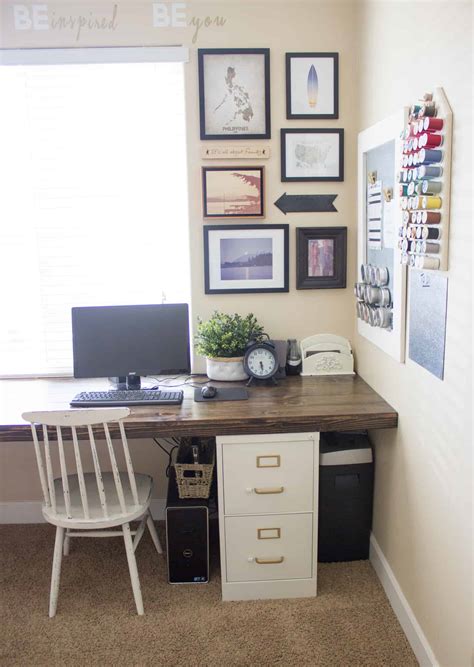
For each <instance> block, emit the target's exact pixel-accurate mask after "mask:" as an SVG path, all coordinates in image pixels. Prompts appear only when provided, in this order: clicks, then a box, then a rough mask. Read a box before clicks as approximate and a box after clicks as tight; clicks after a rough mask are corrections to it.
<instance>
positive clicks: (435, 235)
mask: <svg viewBox="0 0 474 667" xmlns="http://www.w3.org/2000/svg"><path fill="white" fill-rule="evenodd" d="M420 229H421V238H422V239H423V241H428V240H429V241H438V240H439V239H440V238H441V230H440V228H439V227H420Z"/></svg>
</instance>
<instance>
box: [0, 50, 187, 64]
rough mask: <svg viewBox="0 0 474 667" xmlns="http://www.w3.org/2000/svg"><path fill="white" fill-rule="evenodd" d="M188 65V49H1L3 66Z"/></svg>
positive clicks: (0, 55)
mask: <svg viewBox="0 0 474 667" xmlns="http://www.w3.org/2000/svg"><path fill="white" fill-rule="evenodd" d="M158 62H180V63H187V62H189V49H188V48H187V47H185V46H120V47H108V46H104V47H100V48H96V47H86V48H83V47H81V48H74V47H72V48H60V49H0V65H84V64H91V63H158Z"/></svg>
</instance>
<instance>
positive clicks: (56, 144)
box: [0, 49, 190, 376]
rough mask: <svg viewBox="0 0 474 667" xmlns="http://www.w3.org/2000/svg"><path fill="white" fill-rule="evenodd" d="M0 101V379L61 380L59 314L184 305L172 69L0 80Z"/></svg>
mask: <svg viewBox="0 0 474 667" xmlns="http://www.w3.org/2000/svg"><path fill="white" fill-rule="evenodd" d="M68 51H77V53H80V52H82V53H83V52H84V51H86V52H87V51H90V52H96V51H100V52H101V54H104V53H105V54H107V51H108V49H77V50H68ZM110 51H111V52H117V51H125V52H126V51H134V50H133V49H131V50H127V49H123V50H122V49H111V50H110ZM137 51H139V50H138V49H137ZM61 53H64V51H63V50H58V54H61ZM53 57H54V56H53ZM102 57H103V58H104V56H102ZM105 59H107V56H106V55H105ZM0 97H1V98H2V100H3V103H2V105H1V108H0V145H1V146H2V151H1V157H0V179H1V180H0V183H1V196H0V243H1V248H2V254H1V255H2V259H1V262H0V284H1V286H2V287H1V294H2V297H1V299H2V305H1V311H0V312H1V326H0V375H3V376H15V375H16V376H21V375H43V374H71V369H72V345H71V324H70V320H71V307H72V306H84V305H117V304H141V303H161V302H163V301H168V302H189V289H190V276H189V242H188V212H187V175H186V141H185V103H184V74H183V64H182V63H179V62H87V63H81V64H71V63H67V62H66V63H61V64H52V65H51V64H41V65H29V64H28V65H17V66H15V67H0Z"/></svg>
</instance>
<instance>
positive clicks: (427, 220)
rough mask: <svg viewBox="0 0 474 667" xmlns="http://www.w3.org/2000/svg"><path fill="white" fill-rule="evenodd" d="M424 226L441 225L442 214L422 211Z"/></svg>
mask: <svg viewBox="0 0 474 667" xmlns="http://www.w3.org/2000/svg"><path fill="white" fill-rule="evenodd" d="M420 213H421V223H422V224H423V225H439V223H440V222H441V213H440V212H439V211H420Z"/></svg>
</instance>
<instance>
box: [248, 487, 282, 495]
mask: <svg viewBox="0 0 474 667" xmlns="http://www.w3.org/2000/svg"><path fill="white" fill-rule="evenodd" d="M284 490H285V487H284V486H273V487H268V488H260V489H255V493H258V494H259V495H263V494H266V493H283V491H284Z"/></svg>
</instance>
